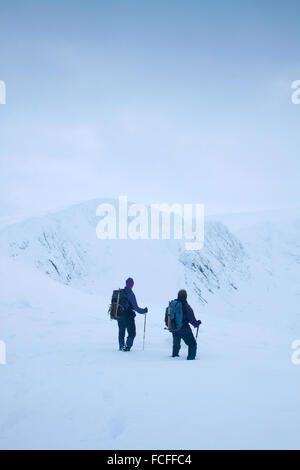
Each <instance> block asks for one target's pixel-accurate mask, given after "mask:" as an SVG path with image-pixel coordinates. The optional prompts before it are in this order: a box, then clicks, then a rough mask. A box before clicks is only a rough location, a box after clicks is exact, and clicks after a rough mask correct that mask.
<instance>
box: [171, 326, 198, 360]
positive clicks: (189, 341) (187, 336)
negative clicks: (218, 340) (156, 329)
mask: <svg viewBox="0 0 300 470" xmlns="http://www.w3.org/2000/svg"><path fill="white" fill-rule="evenodd" d="M181 340H183V341H184V342H185V344H186V345H187V346H188V348H189V350H188V356H187V359H188V360H193V359H195V357H196V353H197V342H196V340H195V338H194V335H193V333H192V332H190V333H184V334H180V333H173V354H172V356H173V357H174V356H178V354H179V351H180V347H181Z"/></svg>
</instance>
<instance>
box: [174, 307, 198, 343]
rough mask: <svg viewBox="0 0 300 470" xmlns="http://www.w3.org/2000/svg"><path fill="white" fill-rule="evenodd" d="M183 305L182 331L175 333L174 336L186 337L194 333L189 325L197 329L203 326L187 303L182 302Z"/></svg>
mask: <svg viewBox="0 0 300 470" xmlns="http://www.w3.org/2000/svg"><path fill="white" fill-rule="evenodd" d="M181 303H182V313H183V319H182V327H181V328H180V330H178V331H175V332H174V334H179V335H186V334H189V333H192V330H191V327H190V325H189V323H190V324H191V325H193V326H194V327H195V328H197V327H198V326H199V325H200V324H201V321H200V320H196V318H195V315H194V312H193V309H192V307H191V306H190V305H189V304H188V303H187V302H182V301H181Z"/></svg>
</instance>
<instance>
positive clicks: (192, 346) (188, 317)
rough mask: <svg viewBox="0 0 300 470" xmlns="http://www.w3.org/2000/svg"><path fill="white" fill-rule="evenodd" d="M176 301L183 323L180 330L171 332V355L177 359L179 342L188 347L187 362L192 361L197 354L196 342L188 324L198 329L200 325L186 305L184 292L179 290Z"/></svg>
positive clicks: (185, 293) (190, 308)
mask: <svg viewBox="0 0 300 470" xmlns="http://www.w3.org/2000/svg"><path fill="white" fill-rule="evenodd" d="M177 300H178V301H180V302H181V304H182V313H183V321H182V327H181V328H180V330H178V331H175V332H173V333H172V334H173V353H172V357H178V356H179V351H180V343H181V340H183V341H184V342H185V344H186V345H187V346H188V348H189V350H188V356H187V359H188V360H193V359H195V357H196V353H197V342H196V340H195V337H194V335H193V332H192V330H191V327H190V325H189V324H191V325H193V326H194V327H195V328H198V326H199V325H201V321H200V320H196V318H195V315H194V312H193V309H192V307H190V305H189V304H188V303H187V292H186V290H183V289H182V290H180V291H179V292H178V295H177Z"/></svg>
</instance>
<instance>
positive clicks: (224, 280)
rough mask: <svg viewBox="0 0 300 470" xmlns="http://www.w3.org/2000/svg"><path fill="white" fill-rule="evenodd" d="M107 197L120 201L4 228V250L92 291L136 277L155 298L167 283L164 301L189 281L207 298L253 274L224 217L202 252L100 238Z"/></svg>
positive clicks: (0, 241)
mask: <svg viewBox="0 0 300 470" xmlns="http://www.w3.org/2000/svg"><path fill="white" fill-rule="evenodd" d="M101 202H111V203H116V201H107V200H105V201H104V200H93V201H89V202H87V203H83V204H79V205H76V206H73V207H70V208H67V209H65V210H63V211H60V212H57V213H52V214H47V215H45V216H42V217H36V218H31V219H28V220H26V221H24V222H21V223H18V224H12V225H10V226H8V227H6V228H5V229H3V230H2V231H1V232H0V252H1V253H2V254H5V255H8V256H9V257H11V258H14V259H18V260H20V261H21V262H23V263H26V264H27V265H29V266H32V267H35V268H37V269H38V270H39V271H40V272H42V273H45V274H47V275H48V276H49V277H51V278H52V279H55V280H57V281H59V282H61V283H63V284H67V285H70V286H72V287H76V288H79V289H81V290H84V291H86V292H90V293H102V294H103V295H107V292H110V291H111V290H112V287H114V286H117V287H118V286H120V283H123V282H124V279H126V278H127V277H128V276H129V275H130V276H133V277H134V278H135V279H136V281H137V282H138V283H140V289H142V291H141V292H142V293H143V294H144V295H145V296H146V298H147V299H146V300H147V301H148V302H150V301H153V296H152V292H151V294H150V293H149V288H150V286H153V284H154V285H157V284H159V285H162V284H163V286H164V289H158V295H159V296H160V292H161V291H162V292H163V295H164V299H163V298H161V297H159V298H158V299H157V300H158V301H166V299H169V298H173V297H174V295H175V294H176V290H177V289H179V288H180V287H182V286H183V285H184V283H185V282H187V283H188V285H189V286H193V288H194V291H195V292H196V293H197V295H198V296H199V298H200V299H201V300H202V302H204V303H205V302H207V300H208V297H209V295H210V294H215V293H217V292H218V291H222V290H225V291H228V290H229V291H233V290H237V289H238V286H239V284H240V282H241V280H242V279H245V278H247V276H248V275H249V273H248V267H247V263H246V260H247V255H246V253H245V250H244V248H243V246H242V244H241V243H240V242H239V240H238V239H237V238H236V237H235V236H233V235H232V233H230V231H229V230H228V229H227V228H226V227H225V226H224V225H223V224H221V223H218V222H208V223H207V224H206V226H205V245H204V249H203V250H202V251H201V252H200V254H198V253H195V252H186V251H185V250H183V244H182V243H181V244H180V243H178V242H174V241H172V240H164V241H161V240H153V241H150V240H149V241H148V240H147V241H145V240H139V241H132V240H106V241H100V240H99V239H98V238H97V237H96V226H97V223H98V222H99V218H97V217H96V208H97V206H98V205H99V204H100V203H101ZM143 286H144V287H143ZM121 287H122V285H121ZM152 289H153V287H151V290H152Z"/></svg>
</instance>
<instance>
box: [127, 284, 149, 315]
mask: <svg viewBox="0 0 300 470" xmlns="http://www.w3.org/2000/svg"><path fill="white" fill-rule="evenodd" d="M124 289H125V292H126V294H127V299H128V303H129V307H130V308H131V309H132V310H134V311H135V312H138V313H146V309H145V308H140V307H139V306H138V304H137V301H136V298H135V295H134V292H133V291H132V289H130V287H128V286H126V287H124Z"/></svg>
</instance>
